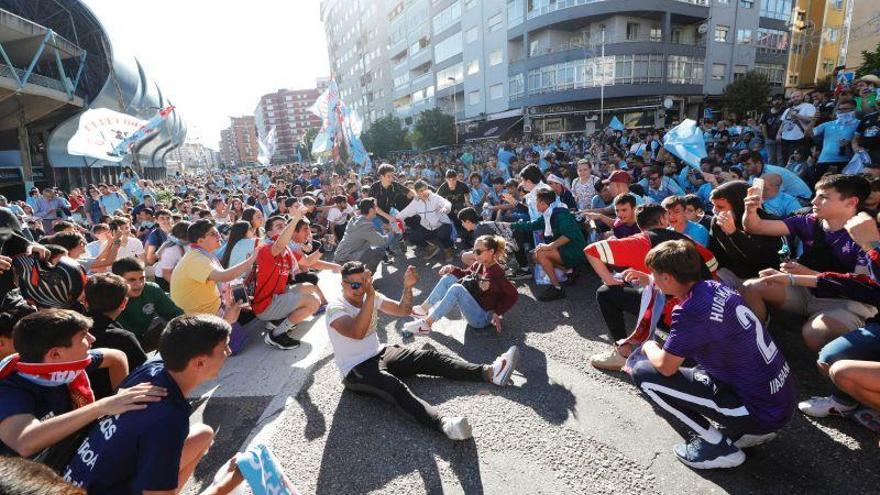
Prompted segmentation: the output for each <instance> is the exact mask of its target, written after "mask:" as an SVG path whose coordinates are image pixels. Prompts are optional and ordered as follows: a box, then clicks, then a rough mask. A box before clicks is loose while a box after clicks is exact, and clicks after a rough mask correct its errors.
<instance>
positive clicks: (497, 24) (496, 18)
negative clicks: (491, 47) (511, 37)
mask: <svg viewBox="0 0 880 495" xmlns="http://www.w3.org/2000/svg"><path fill="white" fill-rule="evenodd" d="M501 21H502V18H501V12H499V13H497V14H495V15H493V16H492V17H490V18H489V31H490V32H491V31H498V30H499V29H501V27H502V25H501Z"/></svg>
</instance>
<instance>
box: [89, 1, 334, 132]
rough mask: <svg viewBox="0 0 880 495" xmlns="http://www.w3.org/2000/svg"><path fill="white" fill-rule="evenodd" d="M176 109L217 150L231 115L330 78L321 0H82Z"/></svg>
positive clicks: (252, 108)
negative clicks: (275, 95)
mask: <svg viewBox="0 0 880 495" xmlns="http://www.w3.org/2000/svg"><path fill="white" fill-rule="evenodd" d="M85 3H86V4H87V5H88V6H89V7H91V8H92V10H93V11H94V13H95V15H96V16H97V17H98V19H99V20H100V22H101V23H102V24H103V25H104V27H105V29H106V30H107V31H108V32H109V34H110V37H111V40H112V42H113V45H114V46H118V47H120V48H124V49H125V50H126V51H129V52H131V53H133V54H134V55H135V56H137V57H138V59H139V60H140V61H141V63H142V64H143V66H144V69H145V70H146V72H147V74H148V75H149V76H150V77H151V78H152V79H154V80H155V81H156V82H157V83H158V84H159V87H160V88H162V92H163V93H164V94H165V95H166V96H167V97H168V98H169V99H170V100H171V101H172V102H173V103H174V104H175V105H177V107H178V108H179V110H180V112H181V115H182V116H183V118H184V119H185V120H186V122H187V126H188V136H189V137H190V138H194V139H198V140H200V141H201V142H202V143H203V144H205V145H207V146H210V147H212V148H218V147H219V144H218V143H219V141H220V130H221V129H223V128H225V127H228V126H229V116H231V115H236V116H237V115H250V114H252V113H253V111H254V108H255V107H256V106H257V103H258V102H259V98H260V96H262V95H263V94H266V93H271V92H274V91H277V90H278V89H282V88H290V89H301V88H312V87H314V86H315V79H316V78H317V77H322V76H328V75H329V73H330V68H329V64H328V61H327V48H326V42H325V37H324V25H323V24H322V23H321V19H320V12H319V7H320V5H319V0H274V1H273V0H247V1H243V2H242V1H229V0H217V1H208V0H152V1H150V2H147V3H142V2H133V1H131V0H126V1H120V0H86V1H85Z"/></svg>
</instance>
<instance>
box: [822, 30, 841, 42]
mask: <svg viewBox="0 0 880 495" xmlns="http://www.w3.org/2000/svg"><path fill="white" fill-rule="evenodd" d="M825 40H827V41H828V42H829V43H837V42H838V41H839V40H840V28H833V27H830V28H826V29H825Z"/></svg>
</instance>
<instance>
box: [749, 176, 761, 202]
mask: <svg viewBox="0 0 880 495" xmlns="http://www.w3.org/2000/svg"><path fill="white" fill-rule="evenodd" d="M752 187H754V188H755V189H757V190H758V196H760V197H762V198H763V197H764V179H762V178H760V177H757V178H755V180H753V181H752Z"/></svg>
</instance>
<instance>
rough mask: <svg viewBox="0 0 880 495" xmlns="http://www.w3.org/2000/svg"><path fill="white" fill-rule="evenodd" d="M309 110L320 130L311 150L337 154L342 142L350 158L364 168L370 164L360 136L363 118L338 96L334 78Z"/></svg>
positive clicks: (316, 153)
mask: <svg viewBox="0 0 880 495" xmlns="http://www.w3.org/2000/svg"><path fill="white" fill-rule="evenodd" d="M309 111H311V112H312V113H313V114H315V115H316V116H318V117H320V118H321V121H322V124H321V130H320V131H318V135H317V136H315V141H314V142H313V143H312V154H314V155H321V154H325V155H330V156H331V157H333V158H337V157H338V156H339V150H340V147H342V146H344V147H345V149H346V150H347V151H348V156H350V157H351V160H352V161H353V162H355V163H357V164H358V165H361V166H363V167H365V168H367V167H369V166H370V165H371V161H370V155H369V153H367V150H366V148H365V147H364V144H363V142H362V141H361V139H360V135H361V132H362V131H363V122H362V121H361V119H360V117H358V115H357V112H355V111H354V110H352V109H350V108H348V106H346V105H345V103H344V102H343V101H342V99H341V98H340V97H339V87H338V85H337V84H336V80H335V79H331V80H330V85H329V86H328V87H327V89H326V90H324V92H323V93H321V96H319V97H318V99H317V100H315V103H314V104H313V105H312V107H311V108H310V109H309Z"/></svg>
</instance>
